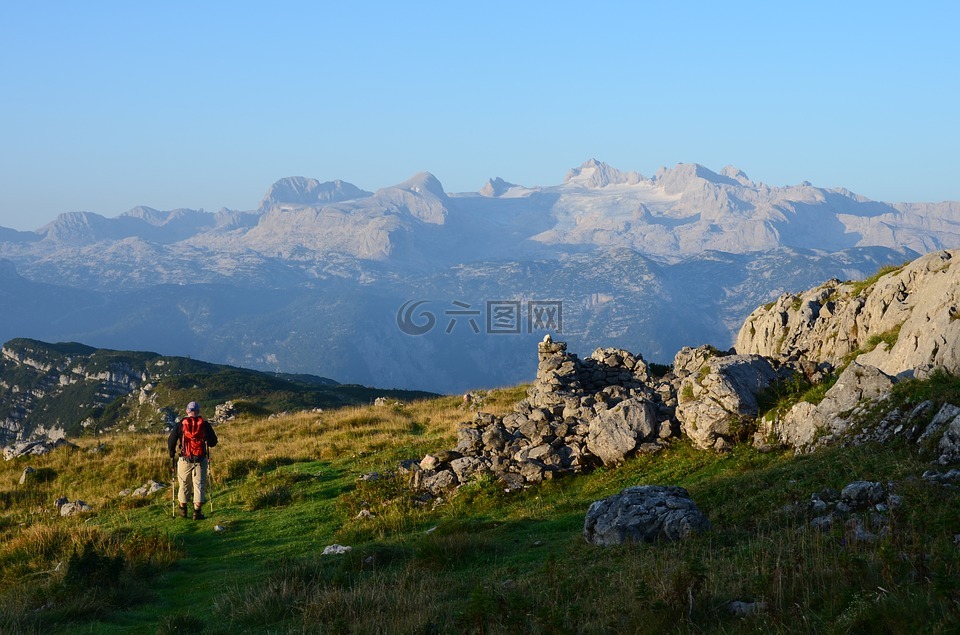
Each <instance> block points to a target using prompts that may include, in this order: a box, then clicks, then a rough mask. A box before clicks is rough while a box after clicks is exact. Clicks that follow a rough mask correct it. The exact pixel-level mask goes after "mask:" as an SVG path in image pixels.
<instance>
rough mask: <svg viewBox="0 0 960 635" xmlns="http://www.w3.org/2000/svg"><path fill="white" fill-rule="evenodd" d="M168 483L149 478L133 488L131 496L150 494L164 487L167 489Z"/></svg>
mask: <svg viewBox="0 0 960 635" xmlns="http://www.w3.org/2000/svg"><path fill="white" fill-rule="evenodd" d="M166 488H167V485H166V484H165V483H160V482H157V481H154V480H149V481H147V482H146V483H144V484H143V485H141V486H140V487H138V488H137V489H135V490H133V491H132V492H131V493H130V496H149V495H150V494H153V493H155V492H159V491H160V490H162V489H166Z"/></svg>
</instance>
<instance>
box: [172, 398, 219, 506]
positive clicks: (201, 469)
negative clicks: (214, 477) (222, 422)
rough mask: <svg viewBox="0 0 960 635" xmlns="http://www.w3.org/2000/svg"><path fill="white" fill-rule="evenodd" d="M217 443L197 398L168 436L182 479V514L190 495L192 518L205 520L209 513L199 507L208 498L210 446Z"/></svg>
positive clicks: (188, 405) (179, 479) (189, 405)
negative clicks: (176, 457) (205, 513)
mask: <svg viewBox="0 0 960 635" xmlns="http://www.w3.org/2000/svg"><path fill="white" fill-rule="evenodd" d="M216 445H217V433H216V432H214V431H213V426H211V425H210V422H209V421H207V420H206V419H204V418H203V417H201V416H200V406H199V405H198V404H197V402H196V401H191V402H190V403H188V404H187V416H186V417H184V418H183V419H181V420H180V421H178V422H177V424H176V425H175V426H173V430H172V431H171V432H170V437H169V438H168V439H167V449H168V450H169V451H170V460H171V461H172V460H173V457H174V456H176V455H177V447H178V446H179V448H180V458H179V459H178V460H177V480H178V481H179V482H180V494H179V496H178V498H179V500H180V516H181V517H182V518H186V517H187V499H188V495H192V498H193V519H194V520H203V519H204V518H206V516H204V515H203V512H202V511H201V510H200V508H201V507H202V506H203V504H204V503H205V502H206V500H207V467H208V457H209V454H208V452H207V448H212V447H215V446H216Z"/></svg>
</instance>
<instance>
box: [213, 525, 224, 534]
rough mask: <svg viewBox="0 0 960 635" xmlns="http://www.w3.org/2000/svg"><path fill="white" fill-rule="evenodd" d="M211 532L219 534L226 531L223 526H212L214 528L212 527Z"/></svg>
mask: <svg viewBox="0 0 960 635" xmlns="http://www.w3.org/2000/svg"><path fill="white" fill-rule="evenodd" d="M213 530H214V531H215V532H218V533H219V532H221V531H226V530H227V528H226V527H224V526H223V525H214V526H213Z"/></svg>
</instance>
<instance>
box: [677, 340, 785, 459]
mask: <svg viewBox="0 0 960 635" xmlns="http://www.w3.org/2000/svg"><path fill="white" fill-rule="evenodd" d="M679 355H680V354H679V353H678V356H679ZM780 377H781V374H780V373H778V372H777V371H776V370H775V369H774V368H773V366H772V365H771V364H770V362H769V361H768V360H767V359H765V358H763V357H760V356H757V355H729V356H724V357H710V358H707V359H705V360H704V361H703V364H702V365H701V366H700V368H699V370H698V371H697V372H696V373H692V374H690V375H688V376H687V377H686V378H684V379H683V380H682V381H681V383H680V398H679V402H678V404H677V413H676V415H677V419H679V420H680V423H681V424H682V430H683V433H684V434H685V435H687V436H688V437H689V438H690V440H691V441H693V444H694V445H695V446H697V447H698V448H701V449H720V448H722V447H724V446H728V445H729V444H730V443H732V442H735V441H736V440H737V436H738V434H739V433H740V431H741V428H742V427H743V426H744V425H745V424H747V423H749V422H752V421H753V420H754V419H756V416H757V409H758V406H757V394H758V393H759V392H760V391H761V390H763V389H765V388H767V387H769V386H770V385H772V384H773V383H774V382H775V381H777V379H779V378H780Z"/></svg>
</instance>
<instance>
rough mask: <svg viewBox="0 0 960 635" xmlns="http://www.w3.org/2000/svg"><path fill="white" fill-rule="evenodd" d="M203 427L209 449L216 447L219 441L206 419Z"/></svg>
mask: <svg viewBox="0 0 960 635" xmlns="http://www.w3.org/2000/svg"><path fill="white" fill-rule="evenodd" d="M203 425H204V426H206V428H205V429H204V434H205V435H206V439H207V445H208V446H209V447H211V448H215V447H217V443H218V442H219V441H218V439H217V433H216V432H214V431H213V426H212V425H210V422H209V421H207V420H206V419H204V420H203Z"/></svg>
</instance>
